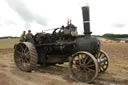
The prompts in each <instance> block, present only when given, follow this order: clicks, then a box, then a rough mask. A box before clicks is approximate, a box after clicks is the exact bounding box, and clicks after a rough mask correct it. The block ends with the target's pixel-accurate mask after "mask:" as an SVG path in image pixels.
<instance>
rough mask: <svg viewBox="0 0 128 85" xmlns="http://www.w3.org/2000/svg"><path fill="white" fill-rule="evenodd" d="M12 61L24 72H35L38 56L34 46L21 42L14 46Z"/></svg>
mask: <svg viewBox="0 0 128 85" xmlns="http://www.w3.org/2000/svg"><path fill="white" fill-rule="evenodd" d="M14 60H15V64H16V66H17V67H18V68H19V69H20V70H21V71H25V72H30V71H32V70H35V69H36V67H37V63H38V55H37V51H36V49H35V46H34V45H33V44H32V43H30V42H22V43H19V44H17V45H16V46H15V50H14Z"/></svg>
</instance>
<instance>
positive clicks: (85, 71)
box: [70, 51, 98, 83]
mask: <svg viewBox="0 0 128 85" xmlns="http://www.w3.org/2000/svg"><path fill="white" fill-rule="evenodd" d="M70 72H71V74H72V77H73V78H74V79H75V80H77V81H80V82H86V83H90V82H92V81H93V80H94V79H95V78H96V76H97V75H98V63H97V60H96V59H95V57H94V56H93V55H92V54H90V53H88V52H84V51H81V52H78V53H75V54H74V55H73V58H72V60H71V62H70Z"/></svg>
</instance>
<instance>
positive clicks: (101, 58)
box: [96, 50, 109, 73]
mask: <svg viewBox="0 0 128 85" xmlns="http://www.w3.org/2000/svg"><path fill="white" fill-rule="evenodd" d="M96 58H97V61H98V64H99V73H103V72H105V71H106V70H107V69H108V66H109V56H108V54H107V53H106V52H104V51H103V50H100V52H99V53H98V54H97V56H96Z"/></svg>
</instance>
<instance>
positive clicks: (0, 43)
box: [0, 38, 19, 49]
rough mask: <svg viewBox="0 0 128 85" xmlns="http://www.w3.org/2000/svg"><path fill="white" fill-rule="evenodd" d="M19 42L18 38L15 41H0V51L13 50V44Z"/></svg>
mask: <svg viewBox="0 0 128 85" xmlns="http://www.w3.org/2000/svg"><path fill="white" fill-rule="evenodd" d="M18 41H19V38H16V39H0V49H4V48H13V46H14V44H15V43H17V42H18Z"/></svg>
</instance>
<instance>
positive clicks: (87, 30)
mask: <svg viewBox="0 0 128 85" xmlns="http://www.w3.org/2000/svg"><path fill="white" fill-rule="evenodd" d="M82 14H83V24H84V35H90V34H91V33H92V32H90V17H89V6H88V5H87V6H83V7H82Z"/></svg>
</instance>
